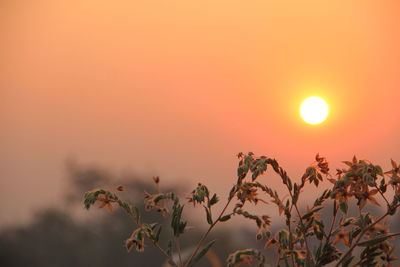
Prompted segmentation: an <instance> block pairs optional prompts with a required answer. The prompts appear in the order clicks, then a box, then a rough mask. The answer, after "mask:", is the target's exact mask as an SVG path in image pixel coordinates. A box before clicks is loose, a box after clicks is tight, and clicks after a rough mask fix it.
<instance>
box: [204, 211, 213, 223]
mask: <svg viewBox="0 0 400 267" xmlns="http://www.w3.org/2000/svg"><path fill="white" fill-rule="evenodd" d="M204 209H205V210H206V214H207V222H208V224H213V221H212V218H211V212H210V210H209V209H208V208H207V207H204Z"/></svg>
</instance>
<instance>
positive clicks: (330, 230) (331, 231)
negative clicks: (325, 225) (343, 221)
mask: <svg viewBox="0 0 400 267" xmlns="http://www.w3.org/2000/svg"><path fill="white" fill-rule="evenodd" d="M334 201H335V202H336V200H334ZM338 210H339V206H338V205H336V212H335V215H334V216H333V219H332V224H331V227H330V229H329V234H328V236H327V237H326V241H327V242H329V239H330V238H331V236H332V233H333V227H334V226H335V221H336V217H337V212H338Z"/></svg>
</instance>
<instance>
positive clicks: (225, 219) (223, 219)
mask: <svg viewBox="0 0 400 267" xmlns="http://www.w3.org/2000/svg"><path fill="white" fill-rule="evenodd" d="M230 218H231V215H225V216H222V217H221V218H220V219H219V221H220V222H225V221H227V220H229V219H230Z"/></svg>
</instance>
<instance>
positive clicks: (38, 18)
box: [0, 0, 400, 223]
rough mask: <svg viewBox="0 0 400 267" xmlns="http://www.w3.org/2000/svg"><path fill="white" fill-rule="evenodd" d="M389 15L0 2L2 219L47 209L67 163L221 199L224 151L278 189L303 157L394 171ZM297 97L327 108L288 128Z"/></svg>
mask: <svg viewBox="0 0 400 267" xmlns="http://www.w3.org/2000/svg"><path fill="white" fill-rule="evenodd" d="M399 14H400V3H399V2H398V1H395V0H393V1H348V0H346V1H338V0H337V1H294V0H293V1H265V0H264V1H231V0H230V1H216V0H212V1H211V0H210V1H204V0H203V1H158V0H157V1H156V0H154V1H132V0H129V1H122V0H117V1H105V0H97V1H92V0H76V1H71V0H68V1H67V0H64V1H61V0H59V1H53V0H40V1H30V2H28V1H16V0H3V1H1V4H0V58H1V62H0V121H1V125H2V130H1V131H0V147H1V149H0V162H1V163H0V176H1V180H0V214H3V215H4V214H7V216H2V217H3V218H4V217H6V218H5V220H3V219H2V223H12V222H14V221H16V220H19V219H24V218H27V217H28V216H27V214H28V213H29V212H31V211H32V210H35V209H36V208H38V207H40V206H41V205H43V204H44V203H45V202H46V201H48V200H52V201H54V200H56V197H57V195H58V194H59V193H60V192H61V190H62V189H63V187H64V186H65V183H64V180H63V178H64V176H65V171H64V163H65V159H66V158H67V157H70V156H73V157H76V158H77V160H78V161H79V162H82V163H96V164H100V165H104V166H106V167H109V168H111V169H113V170H115V171H116V172H118V171H121V170H124V169H127V168H129V169H133V170H135V171H137V172H139V173H143V174H155V173H156V174H159V175H161V176H162V177H164V179H165V180H174V179H176V178H184V179H187V181H188V183H187V184H189V185H191V186H195V184H196V181H197V180H201V181H203V182H208V183H209V184H211V186H213V187H214V188H216V189H217V191H218V192H221V193H222V192H224V191H223V185H224V184H225V183H228V184H231V183H232V182H234V181H235V179H236V178H235V171H236V170H235V167H236V159H235V154H236V153H237V152H239V151H245V152H246V151H254V152H256V153H258V154H260V153H262V154H266V155H268V156H271V157H276V158H277V159H279V160H280V162H281V163H282V165H283V166H286V167H287V169H288V171H289V173H293V174H292V176H293V177H296V176H299V175H300V174H301V171H302V170H303V169H304V168H305V167H306V166H307V165H308V164H309V163H310V162H312V160H313V157H314V155H315V154H316V153H317V152H320V153H321V154H322V155H325V156H327V157H328V159H329V160H330V161H331V163H332V165H333V167H339V166H340V165H339V161H340V160H344V159H349V158H350V157H352V155H353V154H357V155H359V156H360V157H365V158H369V159H371V160H373V161H376V162H378V163H382V164H383V165H384V166H388V164H387V163H388V159H389V158H391V157H392V158H394V159H399V160H400V151H399V149H398V148H399V145H400V138H399V136H400V126H399V122H400V112H399V105H398V103H399V100H400V91H399V90H400V52H399V51H400V50H399V47H400V30H399V29H400V16H399ZM310 95H320V96H322V97H324V98H325V99H326V100H327V101H328V103H329V104H330V108H331V114H330V117H329V118H328V120H327V121H326V122H325V123H323V124H321V125H319V126H311V125H308V124H305V123H304V122H302V121H301V120H300V118H299V112H298V109H299V105H300V102H301V100H302V99H304V98H305V97H307V96H310ZM265 179H271V180H272V179H276V178H272V177H271V176H269V177H266V178H265ZM272 181H273V180H272Z"/></svg>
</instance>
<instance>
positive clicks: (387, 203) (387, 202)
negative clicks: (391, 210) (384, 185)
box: [375, 185, 390, 207]
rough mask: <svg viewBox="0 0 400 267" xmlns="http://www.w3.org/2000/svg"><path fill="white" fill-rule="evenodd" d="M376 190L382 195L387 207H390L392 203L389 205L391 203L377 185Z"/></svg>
mask: <svg viewBox="0 0 400 267" xmlns="http://www.w3.org/2000/svg"><path fill="white" fill-rule="evenodd" d="M375 188H376V189H377V190H378V192H379V194H381V196H382V198H383V199H384V200H385V202H386V205H387V206H388V207H390V203H389V201H388V200H387V198H386V197H385V195H384V194H383V192H382V191H381V190H380V189H379V187H378V186H377V185H375Z"/></svg>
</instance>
